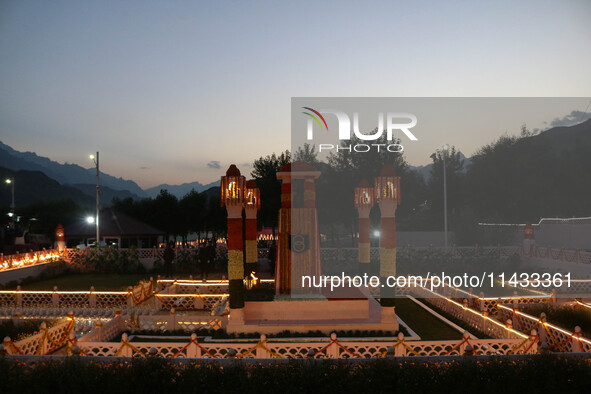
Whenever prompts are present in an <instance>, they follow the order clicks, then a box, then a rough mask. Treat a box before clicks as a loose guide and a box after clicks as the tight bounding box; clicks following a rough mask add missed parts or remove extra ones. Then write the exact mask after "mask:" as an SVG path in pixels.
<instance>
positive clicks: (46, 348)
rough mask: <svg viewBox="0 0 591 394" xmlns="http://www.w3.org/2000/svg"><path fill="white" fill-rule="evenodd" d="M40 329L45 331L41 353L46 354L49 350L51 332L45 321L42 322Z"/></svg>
mask: <svg viewBox="0 0 591 394" xmlns="http://www.w3.org/2000/svg"><path fill="white" fill-rule="evenodd" d="M39 331H40V332H43V336H42V340H41V343H39V354H46V353H47V352H48V351H49V338H48V337H49V332H48V329H47V324H45V322H43V323H41V325H40V326H39Z"/></svg>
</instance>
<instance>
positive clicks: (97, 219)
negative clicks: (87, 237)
mask: <svg viewBox="0 0 591 394" xmlns="http://www.w3.org/2000/svg"><path fill="white" fill-rule="evenodd" d="M90 160H92V161H93V162H94V164H95V166H96V219H95V223H96V247H97V248H100V247H101V239H100V232H99V212H100V193H101V189H100V186H99V153H98V152H96V156H95V155H90Z"/></svg>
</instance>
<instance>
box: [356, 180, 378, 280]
mask: <svg viewBox="0 0 591 394" xmlns="http://www.w3.org/2000/svg"><path fill="white" fill-rule="evenodd" d="M373 204H374V191H373V189H372V188H371V187H370V186H369V183H368V182H367V181H366V180H365V179H363V180H362V181H361V182H359V186H357V187H356V188H355V208H357V213H358V214H359V242H358V245H357V248H358V253H359V268H360V272H367V271H368V269H367V268H368V267H369V263H370V260H371V246H370V240H369V227H370V221H369V214H370V212H371V207H372V206H373Z"/></svg>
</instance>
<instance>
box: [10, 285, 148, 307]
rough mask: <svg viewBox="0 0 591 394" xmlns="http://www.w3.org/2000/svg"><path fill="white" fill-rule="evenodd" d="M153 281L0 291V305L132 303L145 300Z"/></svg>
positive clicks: (109, 305)
mask: <svg viewBox="0 0 591 394" xmlns="http://www.w3.org/2000/svg"><path fill="white" fill-rule="evenodd" d="M153 288H154V283H153V280H150V281H148V282H145V283H139V284H138V285H136V286H134V287H131V286H130V287H129V288H128V290H127V291H95V290H94V288H93V287H91V288H90V290H89V291H60V290H58V288H57V286H56V287H54V289H53V291H48V290H47V291H43V290H21V288H20V286H18V287H17V289H16V290H1V291H0V306H2V307H15V308H37V307H39V306H48V307H53V308H59V307H90V308H112V307H133V306H135V305H137V304H140V303H142V302H144V301H146V300H147V299H148V298H150V297H151V296H152V295H153Z"/></svg>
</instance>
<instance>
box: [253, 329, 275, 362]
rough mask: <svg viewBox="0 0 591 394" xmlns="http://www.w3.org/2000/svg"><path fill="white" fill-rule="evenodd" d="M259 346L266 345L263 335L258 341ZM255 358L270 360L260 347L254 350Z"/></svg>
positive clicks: (268, 355) (265, 351)
mask: <svg viewBox="0 0 591 394" xmlns="http://www.w3.org/2000/svg"><path fill="white" fill-rule="evenodd" d="M258 344H259V345H263V346H265V345H266V344H267V336H266V335H265V334H262V335H261V339H260V340H259V343H258ZM254 356H255V357H256V358H270V357H271V355H270V354H269V352H268V351H267V350H266V349H263V348H262V347H261V346H259V347H257V348H256V351H255V355H254Z"/></svg>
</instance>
